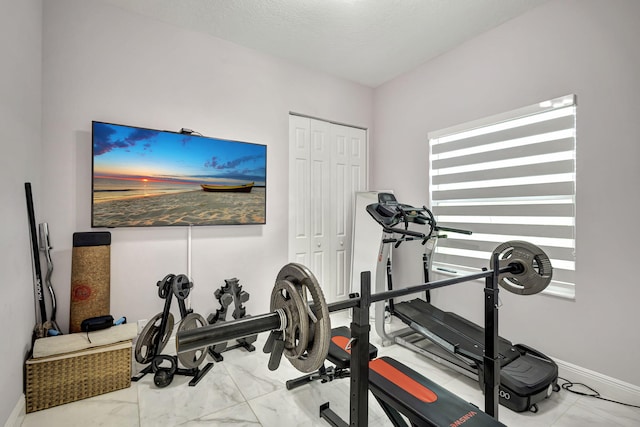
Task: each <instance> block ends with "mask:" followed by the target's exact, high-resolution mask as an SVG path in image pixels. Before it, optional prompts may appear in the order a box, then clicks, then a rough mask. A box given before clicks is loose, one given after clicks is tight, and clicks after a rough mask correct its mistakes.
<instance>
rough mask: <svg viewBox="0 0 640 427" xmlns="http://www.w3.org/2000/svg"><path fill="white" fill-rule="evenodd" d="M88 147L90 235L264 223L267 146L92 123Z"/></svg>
mask: <svg viewBox="0 0 640 427" xmlns="http://www.w3.org/2000/svg"><path fill="white" fill-rule="evenodd" d="M92 140H93V167H92V176H93V178H92V191H93V197H92V209H91V226H92V227H145V226H149V227H158V226H190V225H242V224H264V223H265V222H266V169H267V147H266V145H262V144H254V143H249V142H240V141H229V140H224V139H217V138H208V137H203V136H198V135H194V134H185V133H180V132H169V131H160V130H153V129H145V128H140V127H133V126H125V125H118V124H111V123H103V122H97V121H94V122H92Z"/></svg>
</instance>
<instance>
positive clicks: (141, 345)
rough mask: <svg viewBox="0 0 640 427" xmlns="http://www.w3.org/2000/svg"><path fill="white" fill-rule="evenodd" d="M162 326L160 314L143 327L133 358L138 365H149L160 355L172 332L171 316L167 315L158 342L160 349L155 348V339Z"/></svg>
mask: <svg viewBox="0 0 640 427" xmlns="http://www.w3.org/2000/svg"><path fill="white" fill-rule="evenodd" d="M161 326H162V313H158V314H156V315H155V316H153V317H152V318H151V319H149V321H148V322H147V324H146V325H145V327H144V329H142V332H140V335H139V336H138V339H137V340H136V348H135V352H134V354H135V358H136V360H137V361H138V363H143V364H146V363H149V362H151V360H153V358H154V357H155V356H157V355H158V354H160V353H161V352H162V350H163V349H164V347H165V346H166V345H167V342H168V341H169V337H170V336H171V332H172V331H173V314H171V313H169V316H168V317H167V325H166V326H165V331H164V336H163V337H162V339H161V340H160V348H156V339H157V336H158V334H159V333H160V328H161Z"/></svg>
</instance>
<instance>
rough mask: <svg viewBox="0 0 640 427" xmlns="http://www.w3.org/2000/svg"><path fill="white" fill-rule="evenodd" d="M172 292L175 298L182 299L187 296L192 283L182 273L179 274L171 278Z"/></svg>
mask: <svg viewBox="0 0 640 427" xmlns="http://www.w3.org/2000/svg"><path fill="white" fill-rule="evenodd" d="M172 286H173V294H174V295H175V296H176V298H178V299H181V300H184V299H186V298H187V297H188V296H189V292H191V288H192V287H193V283H192V282H191V281H190V280H189V278H188V277H187V276H185V275H184V274H179V275H177V276H176V277H175V278H174V279H173V284H172Z"/></svg>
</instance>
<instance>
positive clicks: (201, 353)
mask: <svg viewBox="0 0 640 427" xmlns="http://www.w3.org/2000/svg"><path fill="white" fill-rule="evenodd" d="M206 324H207V321H206V320H205V318H204V317H202V316H201V315H199V314H197V313H189V314H187V315H186V316H185V317H184V318H183V319H182V320H181V321H180V326H178V333H180V332H181V331H188V330H191V329H196V328H200V327H202V326H205V325H206ZM177 344H178V340H176V350H177ZM206 357H207V351H206V349H202V348H200V349H196V350H191V351H187V352H184V353H178V360H180V363H182V364H183V365H184V367H185V368H189V369H191V368H197V367H198V366H200V365H201V364H202V362H204V359H205V358H206Z"/></svg>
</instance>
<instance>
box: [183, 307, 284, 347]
mask: <svg viewBox="0 0 640 427" xmlns="http://www.w3.org/2000/svg"><path fill="white" fill-rule="evenodd" d="M276 329H281V323H280V316H279V315H278V313H276V312H272V313H267V314H260V315H257V316H250V317H242V318H240V319H237V320H234V321H230V322H222V323H219V324H213V325H206V326H203V327H201V328H196V329H190V330H186V331H180V332H178V333H177V334H176V351H177V352H178V353H185V352H188V351H193V350H197V349H200V348H204V347H208V346H210V345H216V344H220V343H223V342H227V341H231V340H234V339H239V338H244V337H248V336H251V335H256V334H259V333H260V332H266V331H272V330H276Z"/></svg>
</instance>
